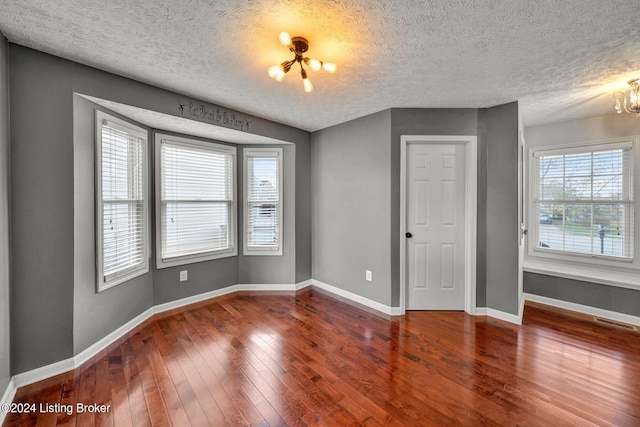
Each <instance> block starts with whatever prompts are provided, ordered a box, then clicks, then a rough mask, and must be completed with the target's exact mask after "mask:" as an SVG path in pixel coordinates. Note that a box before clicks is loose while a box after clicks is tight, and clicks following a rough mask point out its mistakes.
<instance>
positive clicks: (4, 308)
mask: <svg viewBox="0 0 640 427" xmlns="http://www.w3.org/2000/svg"><path fill="white" fill-rule="evenodd" d="M9 155H10V154H9V76H8V67H7V40H6V39H5V38H4V36H3V35H2V33H0V396H1V395H3V394H4V391H5V390H6V388H7V385H8V384H9V381H10V378H11V316H10V311H9V308H10V303H9V297H10V287H11V282H10V279H11V277H10V272H9V271H10V268H9V267H10V264H11V258H10V238H11V236H10V232H9V230H10V229H9V197H10V194H9V166H10V164H9Z"/></svg>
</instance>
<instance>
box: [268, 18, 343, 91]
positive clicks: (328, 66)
mask: <svg viewBox="0 0 640 427" xmlns="http://www.w3.org/2000/svg"><path fill="white" fill-rule="evenodd" d="M280 43H282V45H283V46H285V47H287V48H288V49H289V50H290V51H291V52H292V53H293V54H294V55H295V57H294V58H293V59H292V60H291V61H284V62H283V63H282V64H278V65H274V66H272V67H269V71H268V72H269V77H271V78H273V79H275V80H276V81H278V82H281V81H282V80H283V79H284V76H285V75H286V74H287V73H288V72H289V70H291V67H292V66H293V65H294V64H295V63H296V62H297V63H298V64H300V75H301V76H302V84H303V86H304V91H305V92H307V93H309V92H311V91H313V85H312V84H311V81H310V80H309V76H308V75H307V70H305V69H304V67H303V66H302V64H303V63H305V64H307V65H308V66H309V68H311V69H312V70H313V71H319V70H321V69H322V70H325V71H328V72H330V73H335V72H336V69H337V68H338V67H337V66H336V64H334V63H333V62H322V61H318V60H317V59H311V58H307V57H306V56H304V54H305V52H306V51H307V50H309V42H308V41H307V39H305V38H304V37H291V36H290V35H289V33H287V32H286V31H283V32H281V33H280Z"/></svg>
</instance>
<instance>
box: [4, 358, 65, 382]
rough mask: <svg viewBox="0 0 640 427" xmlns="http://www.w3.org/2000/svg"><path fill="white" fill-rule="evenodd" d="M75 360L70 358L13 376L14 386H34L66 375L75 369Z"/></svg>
mask: <svg viewBox="0 0 640 427" xmlns="http://www.w3.org/2000/svg"><path fill="white" fill-rule="evenodd" d="M75 368H76V365H75V359H74V358H73V357H70V358H68V359H64V360H61V361H59V362H56V363H52V364H50V365H45V366H41V367H39V368H36V369H32V370H31V371H27V372H22V373H20V374H16V375H14V376H13V379H14V384H15V387H16V388H20V387H23V386H25V385H29V384H33V383H35V382H38V381H41V380H44V379H46V378H51V377H54V376H56V375H60V374H64V373H65V372H68V371H70V370H72V369H75Z"/></svg>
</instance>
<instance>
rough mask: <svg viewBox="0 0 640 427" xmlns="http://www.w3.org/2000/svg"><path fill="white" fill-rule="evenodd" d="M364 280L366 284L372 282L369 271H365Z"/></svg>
mask: <svg viewBox="0 0 640 427" xmlns="http://www.w3.org/2000/svg"><path fill="white" fill-rule="evenodd" d="M364 273H365V279H367V281H368V282H370V281H372V280H373V279H372V277H371V270H365V271H364Z"/></svg>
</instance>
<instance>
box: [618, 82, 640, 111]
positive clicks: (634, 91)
mask: <svg viewBox="0 0 640 427" xmlns="http://www.w3.org/2000/svg"><path fill="white" fill-rule="evenodd" d="M638 82H640V79H633V80H629V81H628V82H627V83H628V84H629V86H631V88H629V96H628V97H627V96H626V95H625V94H624V93H622V92H617V93H616V94H615V95H613V97H614V98H615V99H616V112H617V113H618V114H620V113H622V112H623V111H626V112H627V113H635V115H636V116H638V117H640V85H639V83H638ZM627 98H628V101H627Z"/></svg>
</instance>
